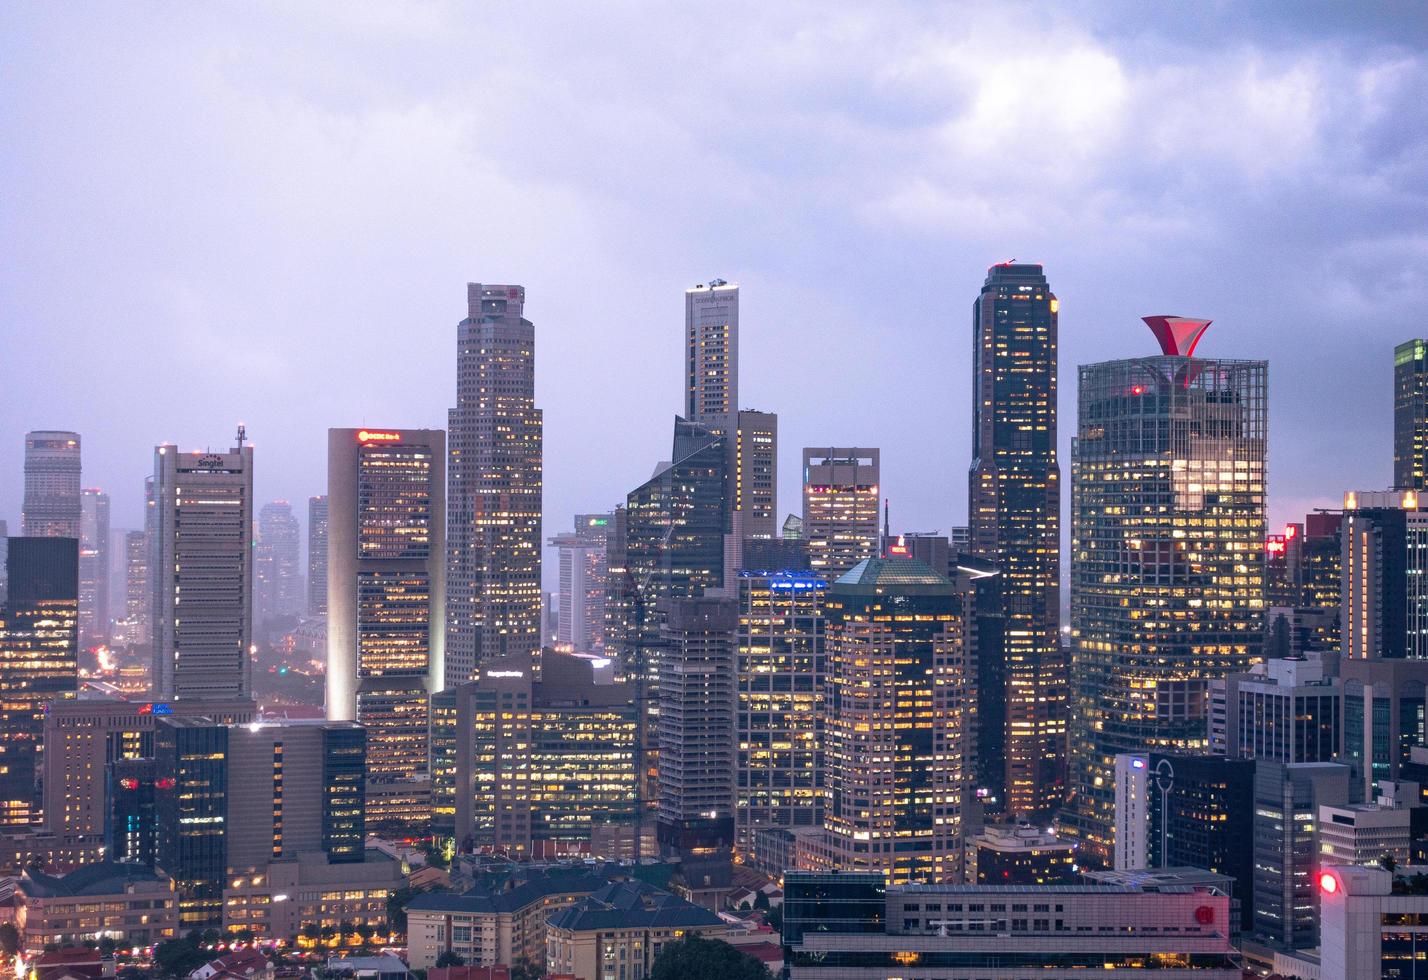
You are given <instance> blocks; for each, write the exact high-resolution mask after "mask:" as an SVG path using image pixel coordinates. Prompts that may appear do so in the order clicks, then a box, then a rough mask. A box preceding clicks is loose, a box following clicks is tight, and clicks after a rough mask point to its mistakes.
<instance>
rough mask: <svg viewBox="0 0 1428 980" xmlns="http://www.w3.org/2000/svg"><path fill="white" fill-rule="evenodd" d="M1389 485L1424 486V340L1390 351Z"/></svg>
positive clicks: (1427, 384)
mask: <svg viewBox="0 0 1428 980" xmlns="http://www.w3.org/2000/svg"><path fill="white" fill-rule="evenodd" d="M1393 486H1394V488H1395V489H1398V490H1422V489H1423V488H1424V487H1425V486H1428V340H1409V341H1405V342H1404V343H1401V344H1399V345H1398V346H1397V347H1395V348H1394V349H1393Z"/></svg>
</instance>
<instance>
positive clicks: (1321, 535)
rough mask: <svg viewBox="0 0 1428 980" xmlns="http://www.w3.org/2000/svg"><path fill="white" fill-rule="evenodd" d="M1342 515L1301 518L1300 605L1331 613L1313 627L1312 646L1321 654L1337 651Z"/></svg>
mask: <svg viewBox="0 0 1428 980" xmlns="http://www.w3.org/2000/svg"><path fill="white" fill-rule="evenodd" d="M1343 523H1344V515H1343V514H1342V513H1340V512H1337V511H1327V512H1326V511H1320V512H1318V513H1314V514H1309V515H1308V516H1306V517H1305V518H1304V543H1303V545H1301V546H1300V549H1299V556H1300V561H1301V562H1302V564H1303V570H1302V571H1301V573H1300V579H1301V581H1302V582H1303V587H1302V594H1301V597H1300V601H1301V602H1302V604H1303V607H1304V608H1306V609H1319V610H1332V612H1333V615H1332V616H1330V617H1328V618H1327V619H1326V620H1323V621H1322V623H1321V624H1318V625H1316V626H1315V627H1314V630H1313V632H1314V643H1315V646H1316V647H1317V648H1318V649H1320V650H1338V649H1339V648H1340V639H1339V633H1340V629H1341V624H1340V606H1341V605H1342V592H1343V586H1344V582H1343V544H1342V542H1341V540H1340V533H1341V528H1342V525H1343Z"/></svg>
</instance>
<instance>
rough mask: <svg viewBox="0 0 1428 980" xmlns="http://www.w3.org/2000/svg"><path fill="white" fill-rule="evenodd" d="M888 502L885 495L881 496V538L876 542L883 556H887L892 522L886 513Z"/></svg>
mask: <svg viewBox="0 0 1428 980" xmlns="http://www.w3.org/2000/svg"><path fill="white" fill-rule="evenodd" d="M890 503H891V501H889V500H888V498H887V497H884V498H883V539H882V540H881V541H880V542H878V551H879V553H880V554H882V556H883V557H884V558H886V557H887V556H888V542H889V541H891V540H892V530H891V527H892V522H891V521H890V520H889V514H888V511H889V506H890Z"/></svg>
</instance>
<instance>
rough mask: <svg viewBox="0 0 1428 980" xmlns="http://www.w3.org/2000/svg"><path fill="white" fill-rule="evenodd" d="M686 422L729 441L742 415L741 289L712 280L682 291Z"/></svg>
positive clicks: (720, 280)
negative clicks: (740, 364) (707, 427)
mask: <svg viewBox="0 0 1428 980" xmlns="http://www.w3.org/2000/svg"><path fill="white" fill-rule="evenodd" d="M684 334H685V355H684V362H685V374H684V391H685V395H684V417H685V418H687V419H688V420H689V421H691V422H698V423H700V424H702V425H707V426H709V427H710V428H712V429H714V430H715V431H716V432H717V433H718V434H719V435H722V436H729V435H730V434H731V433H732V432H733V430H734V427H735V426H736V425H737V424H738V419H737V418H736V416H737V414H738V411H739V287H738V286H737V285H730V284H729V283H727V282H725V281H724V280H723V279H711V280H710V281H709V284H708V285H707V286H706V285H704V284H703V283H700V284H699V285H698V286H695V287H694V288H692V289H686V290H685V291H684Z"/></svg>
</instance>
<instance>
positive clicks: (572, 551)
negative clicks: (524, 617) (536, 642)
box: [550, 513, 615, 653]
mask: <svg viewBox="0 0 1428 980" xmlns="http://www.w3.org/2000/svg"><path fill="white" fill-rule="evenodd" d="M614 518H615V515H614V514H613V513H611V514H576V515H575V530H573V531H569V532H567V533H565V534H558V535H556V536H555V537H553V538H551V539H550V544H551V546H552V547H555V548H557V549H559V553H560V592H559V596H558V598H557V600H556V602H557V610H558V619H557V623H556V636H555V638H556V642H557V643H559V644H561V646H563V647H566V648H568V649H571V650H576V651H581V652H586V653H599V652H601V651H603V650H604V649H605V594H606V592H607V591H608V590H609V588H610V580H609V571H608V560H607V554H606V552H607V548H608V543H609V538H610V527H611V522H612V521H613V520H614Z"/></svg>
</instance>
